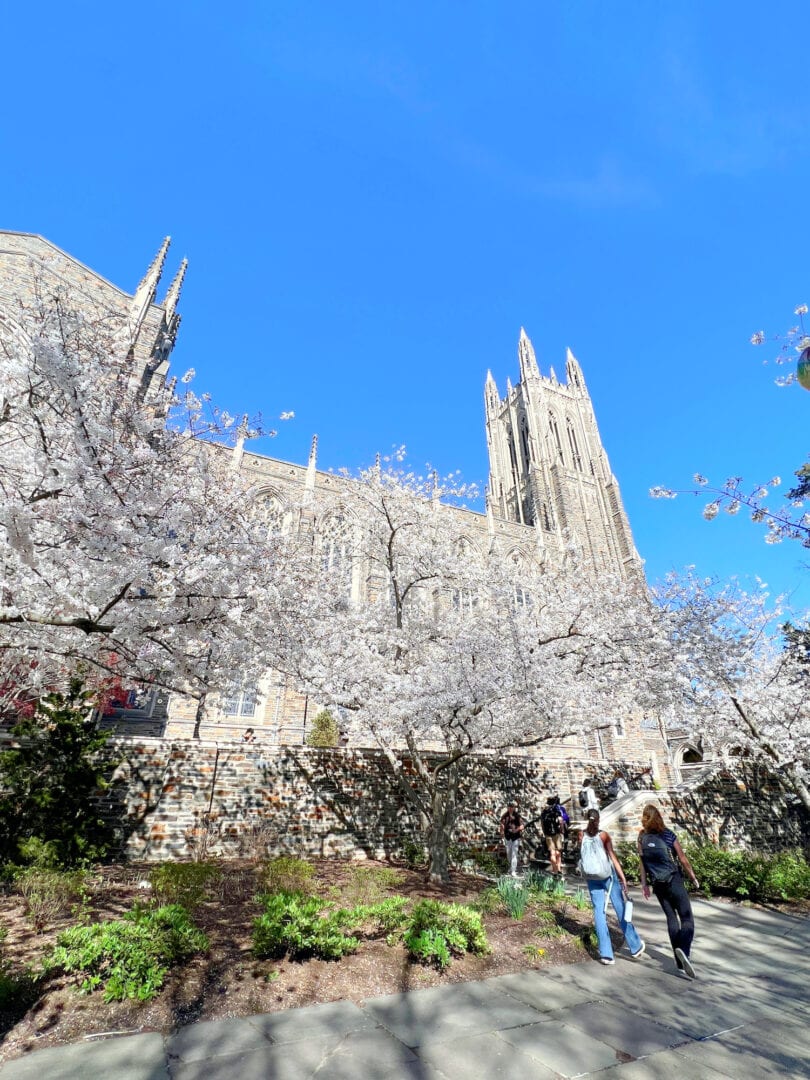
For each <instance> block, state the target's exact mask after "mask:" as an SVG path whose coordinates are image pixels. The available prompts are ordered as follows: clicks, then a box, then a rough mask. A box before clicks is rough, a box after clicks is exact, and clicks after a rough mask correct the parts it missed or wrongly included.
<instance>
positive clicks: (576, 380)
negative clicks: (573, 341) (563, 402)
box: [565, 349, 588, 394]
mask: <svg viewBox="0 0 810 1080" xmlns="http://www.w3.org/2000/svg"><path fill="white" fill-rule="evenodd" d="M565 378H566V382H567V383H568V386H569V388H570V389H571V390H579V391H580V393H582V394H587V393H588V388H587V387H586V386H585V377H584V375H583V374H582V368H581V367H580V366H579V361H578V360H577V358H576V357H575V356H574V354H573V353H572V352H571V350H570V349H566V350H565Z"/></svg>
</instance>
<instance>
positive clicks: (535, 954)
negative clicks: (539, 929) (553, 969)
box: [523, 943, 546, 960]
mask: <svg viewBox="0 0 810 1080" xmlns="http://www.w3.org/2000/svg"><path fill="white" fill-rule="evenodd" d="M523 951H524V953H525V954H526V956H528V957H529V959H530V960H542V959H543V957H544V956H545V955H546V950H545V949H544V948H543V947H542V945H532V944H531V943H529V944H528V945H524V946H523Z"/></svg>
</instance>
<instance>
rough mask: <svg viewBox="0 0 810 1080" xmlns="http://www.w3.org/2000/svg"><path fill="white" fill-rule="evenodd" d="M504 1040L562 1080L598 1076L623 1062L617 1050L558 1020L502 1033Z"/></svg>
mask: <svg viewBox="0 0 810 1080" xmlns="http://www.w3.org/2000/svg"><path fill="white" fill-rule="evenodd" d="M500 1037H501V1038H502V1039H503V1040H504V1041H505V1042H508V1043H509V1044H510V1045H511V1046H514V1047H515V1049H517V1050H519V1051H520V1052H521V1053H523V1054H528V1055H529V1056H531V1057H534V1058H537V1060H538V1061H541V1062H542V1063H543V1065H544V1066H545V1068H547V1069H551V1070H552V1071H553V1072H557V1073H559V1074H560V1075H561V1076H582V1075H583V1074H587V1073H591V1072H598V1071H599V1070H600V1069H606V1068H607V1067H608V1066H609V1065H615V1064H616V1062H617V1061H621V1060H622V1057H621V1055H620V1054H619V1053H618V1052H617V1051H616V1050H615V1049H614V1047H612V1046H608V1045H607V1043H603V1042H600V1041H599V1039H594V1038H592V1037H591V1036H590V1035H587V1034H586V1033H585V1032H583V1031H581V1030H580V1029H579V1028H575V1027H571V1026H569V1025H568V1024H564V1023H561V1022H560V1021H557V1020H543V1021H541V1022H540V1023H538V1024H530V1025H528V1026H527V1027H520V1028H512V1029H511V1030H510V1031H502V1032H500ZM529 1075H530V1076H531V1073H529Z"/></svg>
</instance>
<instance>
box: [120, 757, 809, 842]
mask: <svg viewBox="0 0 810 1080" xmlns="http://www.w3.org/2000/svg"><path fill="white" fill-rule="evenodd" d="M108 751H109V753H110V754H111V755H112V757H113V758H114V759H116V760H117V761H118V762H119V764H118V765H117V766H116V768H115V770H114V773H113V777H114V781H115V782H114V784H113V786H112V788H111V789H110V791H108V792H107V793H106V794H105V796H104V797H103V799H102V803H103V806H104V807H105V809H106V811H107V813H108V815H109V816H110V817H111V818H112V819H114V821H115V824H116V827H117V828H118V829H119V831H120V836H121V843H122V849H123V851H124V853H125V854H126V855H127V856H128V857H130V858H133V859H143V860H147V861H160V860H164V859H188V858H195V857H201V856H203V855H205V854H208V855H214V856H216V855H223V856H236V855H243V856H244V855H249V856H259V855H264V854H268V853H269V854H278V853H284V852H288V853H295V854H299V855H302V856H311V857H313V856H325V855H337V856H347V857H348V856H359V857H362V856H366V857H369V858H385V857H388V856H391V855H394V856H396V855H401V854H402V851H403V843H404V842H406V841H408V840H410V841H415V842H418V840H419V829H418V825H417V822H416V819H415V817H414V814H413V811H412V809H411V807H410V805H409V804H408V803H407V802H406V799H405V797H404V795H403V794H402V792H401V791H399V790H398V788H397V785H396V782H395V780H394V778H393V776H392V773H391V769H390V766H389V765H388V762H387V761H386V759H385V757H384V756H383V755H382V754H381V753H380V752H379V751H376V750H372V749H336V750H316V749H312V748H310V747H289V746H281V747H279V746H267V747H264V746H260V745H256V744H251V745H245V744H243V743H239V742H224V743H223V742H219V743H208V742H189V741H185V740H184V741H182V742H169V741H165V740H157V739H156V740H141V741H135V740H130V739H116V740H113V741H111V743H110V744H108ZM622 764H623V766H624V767H625V768H626V769H629V771H630V772H631V773H632V772H633V771H637V772H641V770H642V768H643V765H641V764H638V763H628V762H623V763H622ZM475 767H476V768H477V769H478V772H479V778H478V780H477V781H476V784H475V789H474V791H475V793H474V794H473V795H472V796H471V797H470V799H469V802H468V805H467V808H466V811H465V813H464V814H463V815H462V817H461V819H460V821H459V825H458V828H457V830H456V841H457V842H458V843H459V844H461V845H463V846H465V847H479V848H495V847H497V844H498V819H499V817H500V814H501V813H502V812H503V809H504V806H505V803H506V801H507V799H508V798H509V797H510V796H512V795H515V796H517V798H518V800H519V802H520V804H521V808H522V809H523V811H524V814H525V816H527V817H531V816H533V815H534V814H539V812H540V809H541V808H542V806H543V803H544V801H545V799H546V797H547V795H548V794H549V792H550V791H557V792H559V793H560V795H561V796H562V798H563V799H571V800H572V801H573V800H575V798H576V792H577V791H578V790H579V787H580V785H581V783H582V778H583V777H584V776H591V777H593V779H594V785H595V787H596V789H597V791H600V790H601V791H604V787H605V785H606V784H607V782H608V780H609V779H610V777H611V776H612V775H613V772H614V770H615V767H616V763H613V762H603V763H600V764H599V765H598V766H596V767H594V765H593V764H592V763H590V762H584V761H581V760H568V761H564V762H560V761H559V760H555V761H544V760H542V759H537V758H528V757H518V756H514V757H506V758H503V757H502V758H498V759H496V758H495V757H481V758H479V759H477V761H476V766H475ZM650 798H651V800H652V801H656V802H658V803H659V804H660V805H661V807H662V810H663V811H664V813H665V815H666V816H667V819H668V821H669V822H671V823H672V825H673V827H674V828H676V829H678V830H681V831H684V832H687V833H689V834H690V835H691V836H693V837H695V838H697V839H709V840H713V841H715V842H719V843H721V844H725V845H728V846H731V847H735V846H736V847H756V848H758V849H764V850H777V849H779V848H782V847H789V846H796V845H797V844H806V843H808V840H809V839H810V830H809V829H808V818H807V815H806V813H804V811H803V809H802V808H801V807H800V806H797V805H796V803H795V800H791V799H790V798H788V797H785V795H784V794H783V793H781V792H780V791H779V790H778V788H776V787H775V786H774V785H773V784H772V783H770V782H768V781H767V779H766V778H765V777H763V776H761V775H758V774H757V773H756V772H754V771H753V770H749V773H748V774H747V779H746V780H745V781H744V782H743V781H739V782H738V781H736V780H734V779H733V778H731V777H730V776H729V775H728V774H725V773H721V774H719V775H716V776H714V777H711V778H709V779H708V780H707V781H705V782H704V783H703V785H702V786H701V787H700V788H698V789H696V790H695V791H693V792H691V793H689V794H685V795H678V794H674V793H673V794H671V795H670V794H669V793H665V792H661V793H657V792H652V791H651V792H650ZM569 805H571V804H570V803H569ZM572 816H574V815H572ZM633 824H634V823H626V825H627V827H628V828H630V825H633ZM637 827H638V826H637V825H634V828H635V829H637Z"/></svg>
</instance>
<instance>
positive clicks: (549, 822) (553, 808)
mask: <svg viewBox="0 0 810 1080" xmlns="http://www.w3.org/2000/svg"><path fill="white" fill-rule="evenodd" d="M540 828H541V829H542V830H543V837H544V839H545V841H546V848H547V849H548V861H549V869H550V870H551V872H552V874H556V875H559V874H562V853H563V844H564V843H565V818H564V817H563V809H562V807H561V806H560V800H559V798H558V797H557V796H556V795H549V797H548V798H547V799H546V805H545V806H544V807H543V812H542V813H541V814H540Z"/></svg>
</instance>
